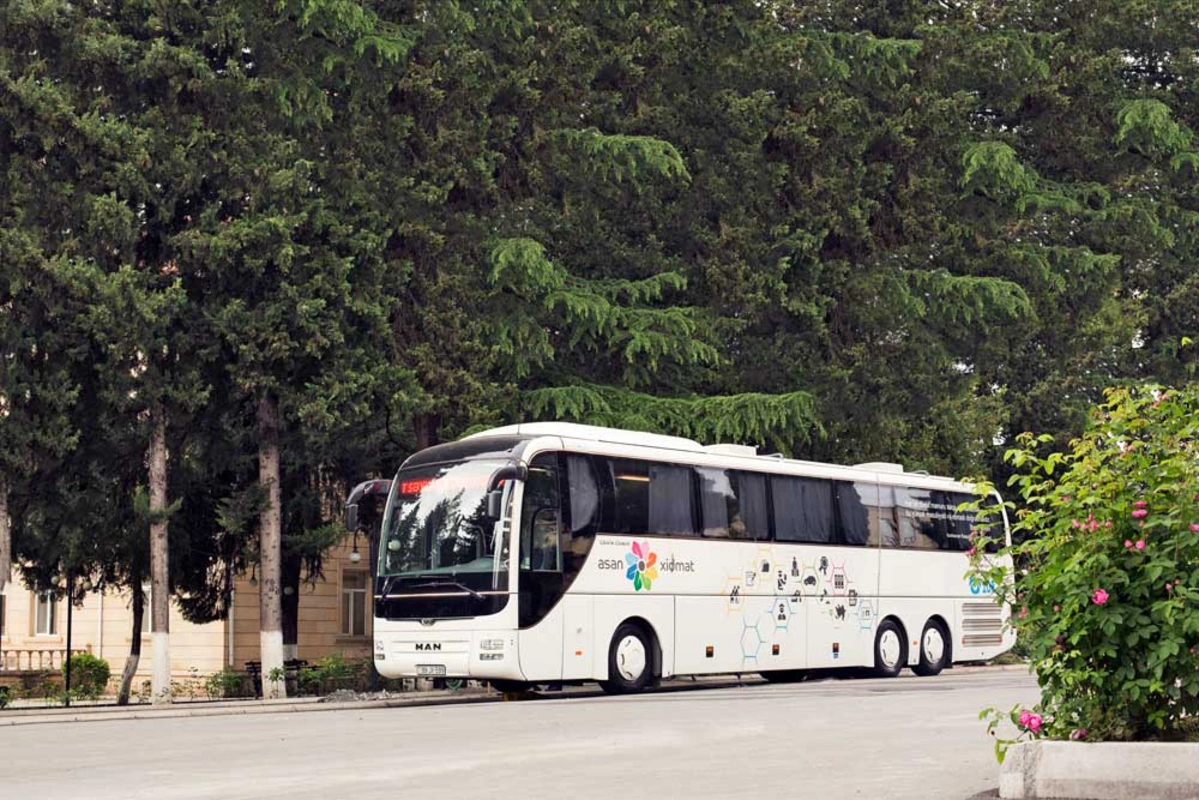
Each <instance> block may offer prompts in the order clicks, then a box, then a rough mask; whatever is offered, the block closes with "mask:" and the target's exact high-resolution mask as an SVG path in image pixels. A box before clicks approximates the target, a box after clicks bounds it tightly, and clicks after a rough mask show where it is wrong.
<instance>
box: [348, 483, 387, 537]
mask: <svg viewBox="0 0 1199 800" xmlns="http://www.w3.org/2000/svg"><path fill="white" fill-rule="evenodd" d="M390 491H391V481H363V482H362V483H360V484H358V485H357V486H355V487H354V488H353V490H351V491H350V496H349V497H347V498H346V530H348V531H356V530H358V502H359V501H360V500H362V498H364V497H369V496H370V495H375V494H381V495H383V496H385V497H386V496H387V493H388V492H390Z"/></svg>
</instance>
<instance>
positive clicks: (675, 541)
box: [346, 423, 1014, 693]
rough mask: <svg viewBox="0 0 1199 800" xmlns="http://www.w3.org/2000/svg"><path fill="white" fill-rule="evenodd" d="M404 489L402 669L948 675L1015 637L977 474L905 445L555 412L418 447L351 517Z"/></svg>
mask: <svg viewBox="0 0 1199 800" xmlns="http://www.w3.org/2000/svg"><path fill="white" fill-rule="evenodd" d="M382 491H386V492H387V502H386V506H385V509H384V512H383V520H382V531H381V535H380V543H379V561H378V574H377V577H376V580H375V587H374V658H375V666H376V667H377V668H378V670H379V672H380V673H381V674H382V675H383V676H385V677H390V678H395V677H415V676H437V677H442V676H444V677H450V678H453V677H459V678H474V679H482V680H488V681H490V682H491V683H492V684H493V685H494V686H495V687H496V688H497V689H499V690H501V691H518V690H520V689H522V688H526V687H529V686H531V685H535V684H543V683H575V682H582V681H598V682H599V683H600V685H601V686H602V687H603V688H604V689H605V690H606V691H609V692H617V693H621V692H635V691H639V690H641V689H643V688H645V687H646V686H648V685H650V684H652V683H654V682H655V681H657V680H659V679H661V678H669V677H671V676H674V675H705V674H716V673H752V672H758V673H761V674H762V675H763V676H764V677H766V678H767V679H769V680H775V681H786V680H799V679H802V678H803V676H804V675H805V674H806V671H808V670H823V669H828V668H840V667H858V668H863V667H864V668H868V669H870V670H872V671H873V672H874V673H875V674H877V675H880V676H894V675H897V674H898V673H899V672H900V671H901V670H902V669H903V668H904V667H905V666H907V667H910V668H911V669H912V670H913V671H915V672H916V673H917V674H920V675H935V674H936V673H938V672H940V671H941V670H942V669H943V668H945V667H947V666H949V665H950V664H952V663H954V662H959V661H978V660H983V659H989V658H992V657H994V656H996V655H998V654H999V653H1001V652H1003V651H1005V650H1007V649H1008V648H1010V647H1011V646H1012V644H1013V643H1014V634H1013V633H1011V631H1010V629H1009V626H1008V625H1007V624H1006V622H1007V615H1008V613H1009V611H1008V609H1007V608H1005V607H1001V606H1000V605H998V604H997V603H996V602H995V599H994V597H993V596H992V595H993V587H988V586H984V585H982V584H980V583H979V582H977V581H973V580H970V579H968V578H967V577H966V571H967V568H968V559H967V558H966V555H965V551H966V550H968V549H969V548H970V547H971V530H972V525H973V524H974V520H973V517H972V516H971V515H969V514H963V513H960V512H958V511H956V508H957V506H958V504H959V503H961V502H963V501H965V500H968V499H971V498H972V495H971V493H970V487H969V486H968V485H966V484H962V483H957V482H955V481H952V480H950V479H948V478H940V477H933V476H929V475H924V474H921V473H911V472H905V471H903V469H902V467H900V466H899V465H894V464H881V463H876V464H862V465H859V466H856V467H844V466H835V465H830V464H820V463H814V462H806V461H796V460H790V459H784V458H781V457H778V456H763V455H758V454H757V453H756V451H755V450H754V448H751V447H743V446H739V445H714V446H708V447H705V446H702V445H700V444H699V443H697V442H694V441H691V440H688V439H683V438H677V437H671V436H659V435H652V434H645V433H638V432H634V431H624V430H616V429H609V428H599V427H592V426H586V425H575V424H567V423H533V424H521V425H512V426H507V427H502V428H496V429H493V430H489V431H485V432H483V433H478V434H475V435H473V436H468V437H466V438H464V439H462V440H460V441H457V442H454V443H450V444H444V445H438V446H436V447H431V448H429V449H427V450H423V451H421V452H419V453H416V454H415V455H413V456H412V457H411V458H409V459H408V460H407V461H406V462H404V464H403V466H402V467H401V468H400V470H399V472H398V474H397V475H396V477H395V480H394V481H368V482H367V483H364V484H362V485H361V486H359V487H358V488H357V489H356V490H355V492H354V493H353V494H352V495H351V497H350V498H349V500H348V502H347V514H346V516H347V524H348V525H350V526H351V527H353V526H356V525H357V503H358V501H359V500H360V499H361V497H362V496H363V495H364V494H368V493H371V492H376V493H377V492H382ZM1002 523H1003V527H1004V529H1005V532H1006V528H1007V520H1006V519H1004V520H1003V521H1002Z"/></svg>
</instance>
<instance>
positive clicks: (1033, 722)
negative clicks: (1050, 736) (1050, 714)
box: [1028, 714, 1044, 733]
mask: <svg viewBox="0 0 1199 800" xmlns="http://www.w3.org/2000/svg"><path fill="white" fill-rule="evenodd" d="M1043 723H1044V720H1042V719H1041V715H1040V714H1033V715H1032V716H1030V717H1029V718H1028V729H1029V730H1030V731H1032V732H1033V733H1037V732H1038V731H1040V730H1041V725H1042V724H1043Z"/></svg>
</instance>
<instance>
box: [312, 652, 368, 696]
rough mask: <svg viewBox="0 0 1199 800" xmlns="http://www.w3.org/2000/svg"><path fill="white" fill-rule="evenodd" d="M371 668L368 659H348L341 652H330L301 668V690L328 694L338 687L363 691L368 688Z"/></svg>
mask: <svg viewBox="0 0 1199 800" xmlns="http://www.w3.org/2000/svg"><path fill="white" fill-rule="evenodd" d="M369 669H370V663H369V662H368V661H367V660H364V659H347V658H346V657H345V656H343V655H342V654H341V653H330V654H329V655H327V656H325V657H324V658H321V659H318V660H317V661H315V662H313V663H312V664H310V665H309V666H306V667H301V668H300V673H299V677H298V680H299V687H300V692H301V693H303V694H319V695H326V694H329V693H330V692H335V691H337V690H338V689H350V690H355V691H362V690H364V689H365V688H366V679H367V675H368V670H369Z"/></svg>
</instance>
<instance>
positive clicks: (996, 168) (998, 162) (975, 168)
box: [961, 142, 1038, 200]
mask: <svg viewBox="0 0 1199 800" xmlns="http://www.w3.org/2000/svg"><path fill="white" fill-rule="evenodd" d="M962 168H963V169H962V179H961V183H962V188H963V189H965V190H966V191H967V192H977V193H979V194H981V195H983V196H985V197H988V198H990V199H992V200H1003V199H1005V198H1012V197H1016V196H1018V195H1022V194H1025V193H1027V192H1031V191H1032V190H1033V189H1035V188H1036V186H1037V178H1038V175H1037V174H1036V172H1034V171H1033V170H1031V169H1029V168H1028V167H1026V166H1025V165H1024V164H1022V163H1020V159H1019V157H1018V156H1017V155H1016V151H1015V150H1013V149H1012V148H1011V146H1010V145H1008V144H1006V143H1005V142H979V143H978V144H975V145H973V146H972V147H970V148H969V149H967V150H966V152H965V154H963V155H962Z"/></svg>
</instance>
